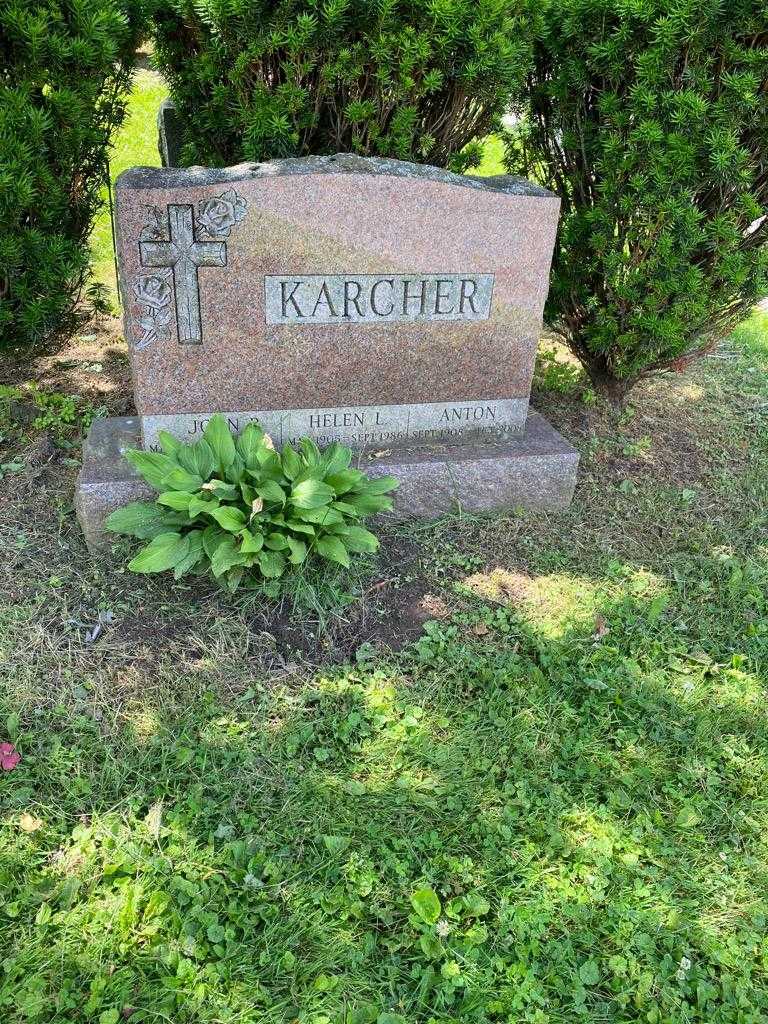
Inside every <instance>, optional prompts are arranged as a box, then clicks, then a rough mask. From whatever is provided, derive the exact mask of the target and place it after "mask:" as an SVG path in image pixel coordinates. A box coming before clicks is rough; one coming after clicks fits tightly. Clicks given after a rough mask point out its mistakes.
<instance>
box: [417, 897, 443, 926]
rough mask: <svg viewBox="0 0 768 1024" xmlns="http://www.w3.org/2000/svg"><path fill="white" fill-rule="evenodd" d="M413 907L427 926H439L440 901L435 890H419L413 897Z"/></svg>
mask: <svg viewBox="0 0 768 1024" xmlns="http://www.w3.org/2000/svg"><path fill="white" fill-rule="evenodd" d="M411 906H412V907H413V909H414V910H415V911H416V913H417V914H418V915H419V917H420V918H421V919H422V921H425V922H426V923H427V924H437V921H438V918H439V917H440V911H441V910H442V907H441V906H440V900H439V899H438V896H437V893H436V892H435V890H434V889H417V890H416V892H415V893H413V894H412V895H411Z"/></svg>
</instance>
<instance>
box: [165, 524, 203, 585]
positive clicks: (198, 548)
mask: <svg viewBox="0 0 768 1024" xmlns="http://www.w3.org/2000/svg"><path fill="white" fill-rule="evenodd" d="M187 537H188V539H189V551H188V552H187V555H186V557H185V558H182V560H181V561H180V562H177V563H176V565H175V566H174V567H173V578H174V579H175V580H180V579H181V577H182V576H185V575H186V574H187V573H188V572H191V570H192V569H194V568H195V566H196V565H197V564H198V562H199V561H200V560H201V559H202V557H203V555H204V554H205V552H204V550H203V532H202V530H194V531H193V532H192V533H188V534H187Z"/></svg>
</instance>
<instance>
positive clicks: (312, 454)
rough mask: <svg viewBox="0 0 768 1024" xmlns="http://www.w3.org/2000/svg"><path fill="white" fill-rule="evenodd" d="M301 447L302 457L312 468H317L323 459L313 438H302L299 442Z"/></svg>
mask: <svg viewBox="0 0 768 1024" xmlns="http://www.w3.org/2000/svg"><path fill="white" fill-rule="evenodd" d="M299 447H300V448H301V452H302V455H303V456H304V458H305V459H306V460H307V462H308V463H309V465H310V466H316V465H318V464H319V462H320V459H321V455H320V449H319V448H318V447H317V445H316V444H315V442H314V441H313V440H312V438H311V437H302V439H301V441H300V442H299Z"/></svg>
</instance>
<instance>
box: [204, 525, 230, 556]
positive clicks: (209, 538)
mask: <svg viewBox="0 0 768 1024" xmlns="http://www.w3.org/2000/svg"><path fill="white" fill-rule="evenodd" d="M228 536H229V534H227V533H225V532H224V530H222V528H221V527H220V526H218V525H216V526H214V525H213V524H211V525H210V526H207V527H206V528H205V529H204V530H203V549H204V550H205V553H206V555H208V558H210V559H213V556H214V555H215V554H216V549H217V548H218V546H219V544H221V542H222V541H223V540H226V539H227V538H228Z"/></svg>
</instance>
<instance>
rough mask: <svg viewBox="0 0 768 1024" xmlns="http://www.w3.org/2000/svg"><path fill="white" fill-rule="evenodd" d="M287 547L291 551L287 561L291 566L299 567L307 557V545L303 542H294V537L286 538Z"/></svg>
mask: <svg viewBox="0 0 768 1024" xmlns="http://www.w3.org/2000/svg"><path fill="white" fill-rule="evenodd" d="M285 539H286V541H287V542H288V547H289V548H290V549H291V553H290V555H288V561H289V562H291V563H292V564H293V565H300V564H301V563H302V562H303V561H304V559H305V558H306V557H307V545H306V544H305V543H304V541H303V540H296V538H295V537H286V538H285Z"/></svg>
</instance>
